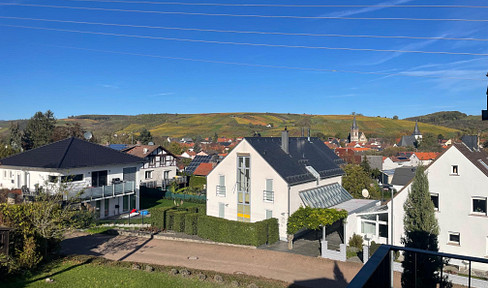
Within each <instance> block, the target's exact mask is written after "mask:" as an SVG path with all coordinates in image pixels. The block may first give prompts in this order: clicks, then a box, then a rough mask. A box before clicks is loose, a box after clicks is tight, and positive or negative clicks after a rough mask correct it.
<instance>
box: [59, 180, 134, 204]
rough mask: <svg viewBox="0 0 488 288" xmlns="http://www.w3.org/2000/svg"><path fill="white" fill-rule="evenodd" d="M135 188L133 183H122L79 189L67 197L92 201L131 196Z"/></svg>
mask: <svg viewBox="0 0 488 288" xmlns="http://www.w3.org/2000/svg"><path fill="white" fill-rule="evenodd" d="M135 188H136V185H135V182H134V181H124V182H121V183H117V184H112V185H106V186H100V187H88V188H85V189H80V190H78V191H76V190H75V191H73V190H72V191H70V193H69V196H70V197H77V198H80V199H81V200H82V201H92V200H98V199H104V198H113V197H117V196H123V195H127V194H133V193H134V192H135Z"/></svg>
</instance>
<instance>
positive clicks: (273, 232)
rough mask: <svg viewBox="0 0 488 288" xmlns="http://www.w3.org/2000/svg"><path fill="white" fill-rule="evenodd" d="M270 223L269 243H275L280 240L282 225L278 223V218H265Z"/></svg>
mask: <svg viewBox="0 0 488 288" xmlns="http://www.w3.org/2000/svg"><path fill="white" fill-rule="evenodd" d="M263 222H266V223H267V224H268V225H267V226H268V227H267V228H268V244H273V243H275V242H278V241H279V240H280V227H279V224H278V219H276V218H270V219H268V220H264V221H263Z"/></svg>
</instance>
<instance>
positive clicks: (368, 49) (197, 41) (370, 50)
mask: <svg viewBox="0 0 488 288" xmlns="http://www.w3.org/2000/svg"><path fill="white" fill-rule="evenodd" d="M0 26H4V27H13V28H25V29H36V30H47V31H56V32H69V33H81V34H92V35H104V36H117V37H130V38H141V39H153V40H167V41H180V42H193V43H210V44H225V45H243V46H259V47H281V48H304V49H323V50H346V51H365V52H395V53H418V54H441V55H463V56H488V54H487V53H468V52H448V51H421V50H396V49H372V48H350V47H326V46H305V45H286V44H268V43H250V42H232V41H216V40H203V39H188V38H175V37H160V36H149V35H137V34H120V33H108V32H95V31H83V30H72V29H58V28H46V27H33V26H22V25H8V24H0Z"/></svg>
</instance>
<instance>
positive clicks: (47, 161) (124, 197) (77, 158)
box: [0, 138, 143, 218]
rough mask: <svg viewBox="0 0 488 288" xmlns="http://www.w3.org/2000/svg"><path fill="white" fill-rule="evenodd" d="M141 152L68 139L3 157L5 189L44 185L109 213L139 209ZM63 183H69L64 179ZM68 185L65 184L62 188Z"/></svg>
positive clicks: (27, 192)
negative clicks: (139, 156) (139, 153)
mask: <svg viewBox="0 0 488 288" xmlns="http://www.w3.org/2000/svg"><path fill="white" fill-rule="evenodd" d="M142 164H143V161H142V160H141V159H140V158H138V157H135V156H131V155H127V154H125V153H122V152H119V151H116V150H113V149H110V148H108V147H104V146H101V145H98V144H93V143H90V142H87V141H84V140H80V139H76V138H68V139H65V140H61V141H58V142H55V143H51V144H48V145H46V146H42V147H39V148H36V149H32V150H29V151H26V152H23V153H20V154H17V155H13V156H11V157H7V158H4V159H1V160H0V188H6V189H22V192H23V195H24V196H25V197H28V196H32V195H35V194H36V192H37V191H39V189H44V190H45V191H48V192H53V193H54V192H59V191H61V192H64V190H66V192H67V197H76V198H79V200H80V201H81V202H84V203H88V204H90V205H91V206H92V207H95V208H96V209H97V211H99V212H98V213H100V214H99V217H100V218H105V217H110V216H115V215H119V214H122V213H124V212H128V211H129V210H130V209H132V208H136V209H139V188H138V185H137V183H138V180H139V179H138V174H137V171H138V170H139V169H140V168H141V166H142ZM62 183H63V184H62ZM61 187H64V188H61Z"/></svg>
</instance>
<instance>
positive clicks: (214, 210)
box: [207, 130, 371, 240]
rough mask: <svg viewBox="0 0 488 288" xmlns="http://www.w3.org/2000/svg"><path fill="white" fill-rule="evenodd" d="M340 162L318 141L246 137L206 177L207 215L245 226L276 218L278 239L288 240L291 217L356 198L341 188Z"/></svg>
mask: <svg viewBox="0 0 488 288" xmlns="http://www.w3.org/2000/svg"><path fill="white" fill-rule="evenodd" d="M342 163H343V160H342V159H340V158H339V157H338V156H337V155H335V154H334V152H333V151H332V150H330V149H329V148H328V147H327V146H326V145H325V144H324V143H323V142H322V141H321V140H320V139H319V138H307V137H289V136H288V131H286V130H285V131H283V132H282V137H246V138H244V139H243V140H242V141H241V142H240V143H239V144H238V145H237V146H236V147H235V148H234V149H233V150H232V151H231V152H230V153H229V154H228V155H227V156H226V157H225V158H224V159H223V160H222V161H221V162H220V163H219V164H218V165H217V166H216V167H215V168H214V169H213V170H212V171H211V172H210V173H209V175H208V176H207V215H210V216H214V217H221V218H225V219H229V220H237V221H245V222H256V221H261V220H264V219H268V218H271V217H273V218H277V219H278V223H279V233H280V239H281V240H287V235H286V225H287V220H288V217H289V216H290V215H291V214H292V213H293V212H295V211H296V210H297V209H298V208H299V207H300V206H310V207H320V208H333V207H336V206H338V205H341V204H343V203H347V201H352V202H354V201H356V200H358V199H352V197H351V195H350V194H349V193H348V192H347V191H345V190H344V188H343V187H342V186H341V185H340V183H341V180H342V175H343V174H344V171H343V170H342V169H341V168H340V167H339V165H340V164H342ZM365 201H366V202H367V203H362V204H361V205H349V206H347V205H346V206H344V207H342V208H343V209H346V210H347V208H350V209H354V210H358V209H359V210H361V209H360V208H361V207H364V206H365V205H370V204H371V201H370V200H365ZM352 202H350V203H352ZM356 204H357V203H356ZM351 207H352V208H351ZM344 230H347V229H344ZM344 233H345V234H346V235H345V236H344V238H345V239H348V235H347V234H348V232H347V231H345V232H344ZM349 236H350V235H349Z"/></svg>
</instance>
